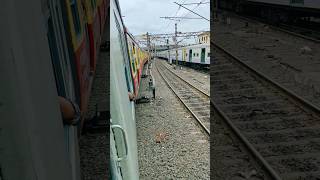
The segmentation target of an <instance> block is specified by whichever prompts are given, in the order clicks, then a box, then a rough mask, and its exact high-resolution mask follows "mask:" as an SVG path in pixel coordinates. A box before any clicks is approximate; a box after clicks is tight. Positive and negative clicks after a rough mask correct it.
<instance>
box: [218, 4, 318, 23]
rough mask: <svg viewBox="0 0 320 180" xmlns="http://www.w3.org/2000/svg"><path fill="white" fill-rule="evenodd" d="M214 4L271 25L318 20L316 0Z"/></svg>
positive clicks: (219, 7)
mask: <svg viewBox="0 0 320 180" xmlns="http://www.w3.org/2000/svg"><path fill="white" fill-rule="evenodd" d="M216 3H217V6H218V9H224V10H230V11H235V12H237V13H240V14H247V15H252V16H259V17H262V18H264V19H266V20H268V21H269V22H271V23H288V22H291V23H292V22H297V21H301V20H303V21H315V22H319V18H320V1H318V0H217V2H216ZM257 10H258V11H257Z"/></svg>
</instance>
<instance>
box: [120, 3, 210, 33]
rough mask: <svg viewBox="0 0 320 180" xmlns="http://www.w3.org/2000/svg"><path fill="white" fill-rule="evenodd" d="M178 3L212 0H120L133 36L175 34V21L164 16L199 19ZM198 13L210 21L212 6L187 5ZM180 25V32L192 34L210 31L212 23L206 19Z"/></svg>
mask: <svg viewBox="0 0 320 180" xmlns="http://www.w3.org/2000/svg"><path fill="white" fill-rule="evenodd" d="M174 2H178V3H198V2H210V0H119V3H120V8H121V12H122V16H124V17H123V20H124V23H125V26H126V27H127V28H128V30H129V32H131V33H132V34H133V35H141V34H145V33H146V32H149V33H151V34H159V33H173V32H174V23H175V21H172V20H166V19H162V18H160V17H162V16H179V17H181V16H185V17H198V16H197V15H195V14H193V13H191V12H189V11H188V10H186V9H184V8H182V7H181V8H179V6H178V5H177V4H175V3H174ZM186 7H187V8H189V9H191V10H192V9H194V8H195V9H194V11H195V12H196V13H199V14H200V15H202V16H204V17H206V18H207V19H210V4H202V5H199V6H197V5H187V6H186ZM177 23H178V31H180V32H191V31H203V30H210V23H209V21H206V20H204V19H184V20H181V21H180V22H177Z"/></svg>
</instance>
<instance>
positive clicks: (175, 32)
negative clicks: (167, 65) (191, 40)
mask: <svg viewBox="0 0 320 180" xmlns="http://www.w3.org/2000/svg"><path fill="white" fill-rule="evenodd" d="M174 29H175V30H174V34H175V36H174V42H175V46H176V68H178V41H177V23H175V24H174Z"/></svg>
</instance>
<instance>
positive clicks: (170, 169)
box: [136, 66, 210, 180]
mask: <svg viewBox="0 0 320 180" xmlns="http://www.w3.org/2000/svg"><path fill="white" fill-rule="evenodd" d="M152 74H153V76H154V78H155V81H156V99H155V100H154V101H152V102H151V103H144V104H137V105H136V121H137V138H138V159H139V169H140V179H148V180H149V179H150V180H151V179H209V176H210V170H209V138H208V137H207V136H206V135H205V134H204V133H202V132H201V130H200V127H198V125H197V124H196V121H195V120H194V119H193V118H192V116H191V115H190V114H189V113H188V112H187V111H186V110H185V108H184V107H183V105H182V104H181V103H180V101H179V100H178V99H177V98H176V97H175V95H174V94H173V92H172V91H171V90H170V89H169V88H168V87H167V85H166V84H165V83H164V81H163V80H162V79H161V77H160V75H159V74H158V72H157V71H156V69H155V67H154V66H153V69H152ZM141 82H142V83H141V87H140V96H144V95H149V96H150V93H149V92H148V82H149V81H148V78H143V79H142V81H141Z"/></svg>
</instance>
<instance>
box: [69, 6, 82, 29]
mask: <svg viewBox="0 0 320 180" xmlns="http://www.w3.org/2000/svg"><path fill="white" fill-rule="evenodd" d="M70 6H71V11H72V19H73V26H74V30H75V31H76V34H77V35H78V34H79V33H80V32H81V24H80V17H79V11H78V4H77V0H70Z"/></svg>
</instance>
